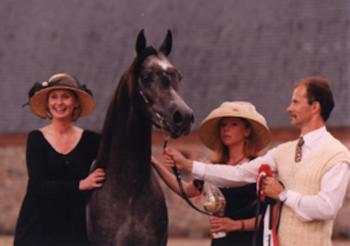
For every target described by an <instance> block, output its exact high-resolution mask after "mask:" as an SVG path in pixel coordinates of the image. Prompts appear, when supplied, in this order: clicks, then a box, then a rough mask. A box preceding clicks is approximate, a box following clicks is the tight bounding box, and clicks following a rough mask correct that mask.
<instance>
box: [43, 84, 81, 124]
mask: <svg viewBox="0 0 350 246" xmlns="http://www.w3.org/2000/svg"><path fill="white" fill-rule="evenodd" d="M47 106H48V109H49V112H50V113H51V115H52V118H53V119H69V120H71V119H72V114H73V111H74V107H77V106H78V100H77V98H76V96H75V94H74V93H73V92H72V91H70V90H64V89H58V90H52V91H50V92H49V95H48V99H47Z"/></svg>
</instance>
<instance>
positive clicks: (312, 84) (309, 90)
mask: <svg viewBox="0 0 350 246" xmlns="http://www.w3.org/2000/svg"><path fill="white" fill-rule="evenodd" d="M330 84H331V83H330V81H329V80H327V79H325V78H322V77H316V76H315V77H306V78H304V79H302V80H300V81H298V82H297V84H296V86H299V85H305V86H306V94H307V95H306V97H307V100H308V103H309V104H310V105H311V104H312V103H313V102H315V101H317V102H319V103H320V106H321V116H322V118H323V121H324V122H326V121H327V120H328V118H329V116H330V114H331V112H332V110H333V108H334V100H333V94H332V91H331V87H330Z"/></svg>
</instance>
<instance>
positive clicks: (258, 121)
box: [199, 101, 270, 152]
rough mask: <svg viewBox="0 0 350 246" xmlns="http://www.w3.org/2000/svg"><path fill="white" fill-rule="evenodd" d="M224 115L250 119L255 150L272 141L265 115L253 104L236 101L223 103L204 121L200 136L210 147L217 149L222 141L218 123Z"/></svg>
mask: <svg viewBox="0 0 350 246" xmlns="http://www.w3.org/2000/svg"><path fill="white" fill-rule="evenodd" d="M223 117H239V118H244V119H246V120H247V121H249V123H250V125H251V127H252V136H251V141H252V142H254V145H255V152H258V151H260V150H262V149H263V148H265V147H266V146H267V145H268V143H269V142H270V130H269V127H268V126H267V123H266V120H265V118H264V116H262V115H261V114H259V113H258V112H257V111H256V109H255V106H254V105H253V104H251V103H249V102H244V101H234V102H224V103H222V104H221V105H220V107H218V108H216V109H214V110H213V111H211V112H210V114H209V115H208V116H207V117H206V118H205V119H204V120H203V121H202V123H201V125H200V128H199V137H200V138H201V140H202V142H203V143H204V144H205V145H206V146H207V147H208V148H210V149H212V150H215V149H216V147H217V146H218V145H219V144H220V143H221V140H220V136H219V130H218V124H219V121H220V119H221V118H223Z"/></svg>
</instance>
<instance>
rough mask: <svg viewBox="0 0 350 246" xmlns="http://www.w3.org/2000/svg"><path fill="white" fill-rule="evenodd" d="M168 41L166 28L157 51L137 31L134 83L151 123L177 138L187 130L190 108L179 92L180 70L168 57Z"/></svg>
mask: <svg viewBox="0 0 350 246" xmlns="http://www.w3.org/2000/svg"><path fill="white" fill-rule="evenodd" d="M171 43H172V38H171V32H170V31H168V34H167V37H166V38H165V40H164V42H163V44H162V45H161V48H160V49H159V50H158V51H156V50H155V49H154V48H152V47H147V48H146V40H145V37H144V34H143V31H141V32H140V34H139V35H138V38H137V41H136V51H137V55H138V57H137V59H138V60H139V69H138V76H137V84H138V89H139V92H140V94H141V96H142V97H143V99H144V101H145V103H146V104H147V109H148V112H149V115H150V117H151V120H152V122H153V124H154V125H155V126H157V127H159V128H162V129H163V130H165V131H167V132H168V133H170V135H171V136H172V137H174V138H176V137H179V136H180V135H183V134H188V133H189V131H190V128H191V123H192V122H193V112H192V110H191V109H190V108H189V107H188V106H187V104H186V103H185V102H184V100H183V99H182V98H181V97H180V96H179V94H178V87H179V83H180V81H181V74H180V72H179V71H178V70H177V69H176V68H175V67H174V66H173V65H172V64H171V63H170V61H169V60H168V59H167V56H168V55H169V53H170V50H171Z"/></svg>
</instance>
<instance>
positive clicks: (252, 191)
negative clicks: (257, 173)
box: [211, 184, 256, 246]
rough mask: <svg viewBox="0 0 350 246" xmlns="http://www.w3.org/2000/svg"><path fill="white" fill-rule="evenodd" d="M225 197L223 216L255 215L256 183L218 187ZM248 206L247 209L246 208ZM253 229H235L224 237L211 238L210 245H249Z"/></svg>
mask: <svg viewBox="0 0 350 246" xmlns="http://www.w3.org/2000/svg"><path fill="white" fill-rule="evenodd" d="M220 190H221V192H222V193H223V195H224V196H225V198H226V209H225V214H224V215H225V216H226V217H229V218H231V219H234V220H241V219H248V218H252V217H255V213H256V206H254V205H253V204H254V201H255V200H256V184H249V185H245V186H242V187H237V188H220ZM247 208H248V209H247ZM253 234H254V232H253V231H242V232H241V231H235V232H230V233H227V235H226V237H223V238H217V239H213V240H212V243H211V245H212V246H228V245H229V246H237V245H239V246H250V245H252V242H253Z"/></svg>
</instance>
